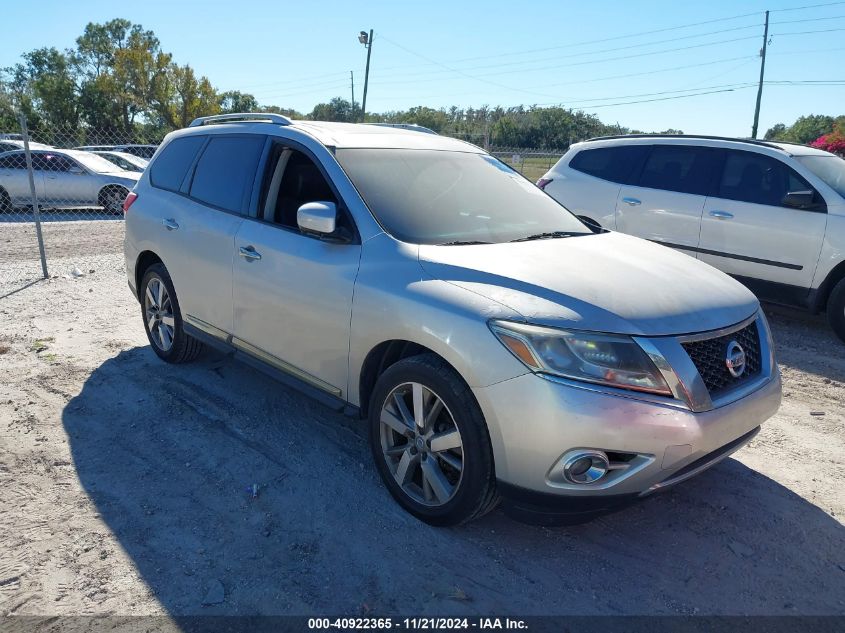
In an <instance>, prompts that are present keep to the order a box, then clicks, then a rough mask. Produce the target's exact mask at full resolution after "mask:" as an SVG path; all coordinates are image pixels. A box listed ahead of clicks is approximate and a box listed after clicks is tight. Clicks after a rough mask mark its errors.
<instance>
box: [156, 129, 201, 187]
mask: <svg viewBox="0 0 845 633" xmlns="http://www.w3.org/2000/svg"><path fill="white" fill-rule="evenodd" d="M205 139H206V137H205V136H185V137H182V138H177V139H174V140H173V141H171V142H170V143H168V144H167V147H165V148H164V149H163V150H162V152H161V154H159V156H158V158H156V159H155V162H154V163H153V164H152V166H151V167H150V182H151V183H152V185H153V187H158V188H159V189H167V190H168V191H179V187H181V185H182V181H183V180H184V179H185V174H187V173H188V168H189V167H190V166H191V164H192V163H193V162H194V158H196V155H197V152H198V151H199V149H200V147H202V144H203V143H204V142H205Z"/></svg>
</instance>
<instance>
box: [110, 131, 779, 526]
mask: <svg viewBox="0 0 845 633" xmlns="http://www.w3.org/2000/svg"><path fill="white" fill-rule="evenodd" d="M124 209H125V213H126V239H125V255H126V269H127V274H128V280H129V286H130V288H131V290H132V292H133V294H134V295H135V296H136V297H137V299H138V301H139V302H140V306H141V307H140V312H141V318H142V320H143V324H144V328H145V329H146V332H147V337H148V339H149V342H150V345H151V346H152V349H153V350H154V352H155V353H156V354H157V355H158V356H159V357H160V358H161V359H162V360H164V361H166V362H170V363H182V362H187V361H190V360H192V359H194V358H195V357H196V356H197V354H198V353H199V351H200V349H201V347H202V345H203V344H205V343H207V344H209V345H212V346H214V347H218V348H220V349H223V350H227V351H229V352H232V353H233V354H234V356H235V357H237V358H240V359H242V360H244V361H246V362H248V363H250V364H252V365H253V366H256V367H259V368H260V369H262V370H265V371H267V372H268V373H270V374H272V375H276V376H278V377H280V378H282V379H284V380H286V381H288V382H289V383H293V384H296V385H298V386H300V387H301V388H303V389H304V390H306V391H308V392H310V393H312V394H314V395H316V396H317V397H319V398H320V399H321V400H322V401H323V402H326V403H328V404H329V405H331V406H334V407H335V408H336V409H338V410H344V411H346V412H347V413H348V414H350V415H356V416H360V417H362V418H365V419H366V420H367V424H368V427H369V439H370V445H371V448H372V454H373V458H374V461H375V465H376V468H377V470H378V472H379V475H380V476H381V478H382V480H383V481H384V483H385V485H386V487H387V488H388V490H389V491H390V493H391V494H392V495H393V497H394V498H395V499H396V501H397V502H398V503H399V504H400V505H401V506H402V507H404V508H405V509H406V510H407V511H409V512H410V513H412V514H413V515H415V516H417V517H419V518H420V519H422V520H423V521H427V522H429V523H432V524H436V525H451V524H456V523H460V522H462V521H466V520H469V519H472V518H474V517H478V516H480V515H482V514H484V513H485V512H487V511H488V510H490V509H491V508H492V507H494V506H495V504H496V503H497V501H498V500H499V498H500V496H501V497H502V498H503V499H504V502H505V509H506V510H507V511H508V512H510V513H512V514H515V515H517V516H519V517H521V518H523V519H528V520H534V521H546V520H549V519H551V520H555V521H557V520H561V519H563V520H568V521H572V520H582V519H584V518H588V517H590V516H594V515H595V514H596V513H598V512H602V511H606V510H608V509H611V508H614V507H618V506H619V505H620V504H623V503H626V502H630V501H632V500H635V499H638V498H643V497H647V496H649V495H651V494H653V493H655V492H657V491H659V490H662V489H665V488H667V487H669V486H671V485H673V484H676V483H678V482H680V481H683V480H685V479H687V478H689V477H691V476H693V475H695V474H697V473H699V472H701V471H703V470H704V469H706V468H708V467H709V466H711V465H713V464H714V463H716V462H718V461H719V460H721V459H723V458H725V457H726V456H727V455H729V454H731V453H732V452H733V451H735V450H737V449H738V448H740V447H741V446H743V445H744V444H745V443H747V442H748V441H749V440H750V439H751V438H752V437H754V435H755V434H756V433H757V432H758V430H759V427H760V424H761V423H763V422H764V421H765V420H766V419H767V418H768V417H770V416H771V415H772V414H773V413H774V412H775V411H776V410H777V408H778V406H779V403H780V398H781V380H780V374H779V371H778V367H777V364H776V363H775V360H774V355H773V346H772V341H771V335H770V331H769V327H768V325H767V323H766V319H765V317H764V315H763V313H762V311H761V310H760V306H759V303H758V301H757V299H756V298H755V297H754V295H753V294H752V293H751V292H749V291H748V290H747V289H746V288H745V287H744V286H742V285H741V284H739V283H738V282H736V281H734V280H733V279H731V278H730V277H728V276H727V275H725V274H723V273H721V272H719V271H718V270H716V269H715V268H713V267H711V266H708V265H706V264H704V263H702V262H699V261H696V260H695V259H692V258H689V257H686V256H685V255H682V254H680V253H677V252H675V251H673V250H671V249H668V248H664V247H662V246H659V245H656V244H652V243H650V242H648V241H646V240H641V239H638V238H634V237H630V236H627V235H623V234H621V233H616V232H607V233H602V234H597V233H593V232H592V231H590V230H589V229H588V227H587V226H585V225H584V224H583V223H582V222H581V221H579V220H578V219H577V218H576V217H575V216H573V215H572V214H570V213H569V212H568V211H567V210H566V209H564V208H563V207H561V206H560V205H559V204H558V203H556V202H555V201H554V200H553V199H552V198H551V197H549V196H547V195H546V194H544V193H543V192H542V191H540V190H539V189H537V188H536V187H535V186H534V185H533V184H532V183H531V182H529V181H528V180H526V179H524V178H523V177H522V176H520V175H519V174H518V173H516V172H514V171H513V170H512V169H510V168H509V167H507V166H506V165H504V164H502V163H501V162H499V161H498V160H496V159H495V158H493V157H492V156H490V155H488V154H486V153H485V152H484V151H482V150H481V149H479V148H477V147H475V146H473V145H470V144H467V143H464V142H462V141H458V140H455V139H451V138H445V137H441V136H438V135H435V134H429V133H421V132H418V131H413V130H403V129H397V128H386V127H380V126H370V125H355V124H344V123H321V122H311V121H308V122H306V121H295V122H294V121H290V120H289V119H287V118H285V117H283V116H279V115H272V114H264V115H261V114H251V115H224V116H216V117H209V118H205V119H197V120H196V121H194V122H193V123H192V124H191V126H190V127H189V128H188V129H185V130H180V131H176V132H173V133H171V134H168V136H167V137H166V139H165V140H164V143H163V146H162V148H161V149H160V151H159V152H158V153H157V154H156V157H155V158H154V159H153V160H152V162H151V163H150V166H149V168H148V169H147V170H146V171H145V172H144V174H143V175H142V176H141V178H140V180H139V181H138V185H137V186H136V187H135V189H134V190H133V192H132V193H130V195H129V197H128V198H127V199H126V203H125V205H124ZM327 463H328V462H327Z"/></svg>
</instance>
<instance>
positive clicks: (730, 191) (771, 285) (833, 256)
mask: <svg viewBox="0 0 845 633" xmlns="http://www.w3.org/2000/svg"><path fill="white" fill-rule="evenodd" d="M537 184H538V186H540V187H541V188H542V189H544V190H545V191H546V192H547V193H549V194H550V195H551V196H553V197H554V198H555V199H556V200H558V201H559V202H560V203H561V204H563V205H564V206H565V207H567V208H568V209H569V210H571V211H572V212H573V213H575V214H576V215H578V216H580V217H581V218H582V220H585V221H586V222H588V223H590V224H597V225H599V226H600V227H603V228H606V229H613V230H616V231H621V232H623V233H629V234H631V235H636V236H638V237H643V238H646V239H648V240H652V241H654V242H658V243H660V244H665V245H666V246H671V247H673V248H676V249H680V250H681V251H683V252H685V253H687V254H689V255H690V256H691V257H696V258H698V259H700V260H701V261H704V262H707V263H708V264H711V265H713V266H715V267H716V268H719V269H721V270H723V271H724V272H726V273H728V274H730V275H733V276H734V277H736V278H737V279H739V280H740V281H742V282H743V283H744V284H745V285H746V286H748V287H749V288H750V289H751V290H753V291H754V292H755V293H756V294H757V295H758V296H759V297H760V298H761V299H764V300H766V301H771V302H773V303H782V304H787V305H793V306H798V307H802V308H806V309H809V310H811V311H813V312H821V311H824V310H827V314H828V318H829V321H830V324H831V326H832V327H833V329H834V331H835V332H836V334H837V335H838V336H839V337H840V338H841V339H843V340H845V160H842V159H841V158H839V157H837V156H835V155H833V154H830V153H828V152H823V151H821V150H817V149H813V148H810V147H805V146H803V145H793V144H789V143H774V142H768V141H766V142H763V141H750V140H740V139H726V138H717V137H706V136H656V135H641V136H620V137H606V138H599V139H594V140H590V141H586V142H583V143H577V144H575V145H573V146H572V147H571V148H570V149H569V151H568V152H567V153H566V154H565V155H564V156H563V157H562V158H561V159H560V160H559V161H558V162H557V164H556V165H555V166H554V167H553V168H552V169H551V170H550V171H549V172H548V173H547V174H546V175H545V176H543V178H541V179H540V180H539V181H538V183H537Z"/></svg>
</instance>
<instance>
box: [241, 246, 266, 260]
mask: <svg viewBox="0 0 845 633" xmlns="http://www.w3.org/2000/svg"><path fill="white" fill-rule="evenodd" d="M239 251H240V255H241V257H243V258H244V259H248V260H253V259H261V253H258V252H256V250H255V249H254V248H253V247H252V246H241V247H240V249H239Z"/></svg>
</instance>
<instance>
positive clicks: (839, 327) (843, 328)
mask: <svg viewBox="0 0 845 633" xmlns="http://www.w3.org/2000/svg"><path fill="white" fill-rule="evenodd" d="M827 321H828V323H830V327H831V328H833V331H834V332H835V333H836V336H838V337H839V338H840V340H841V341H842V342H844V343H845V279H841V280H840V281H839V283H838V284H836V286H834V288H833V291H832V292H831V293H830V297H828V299H827Z"/></svg>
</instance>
